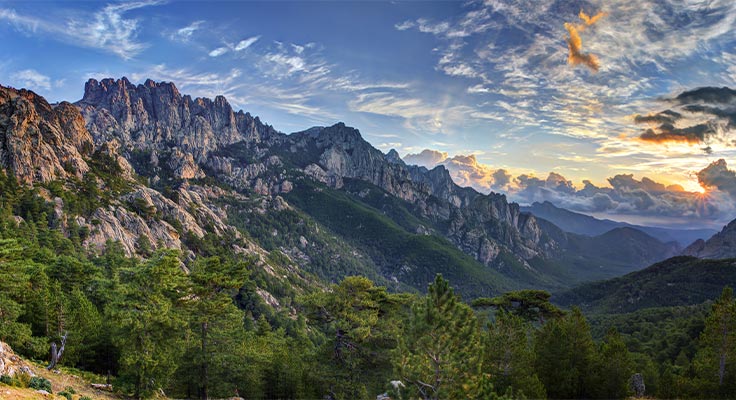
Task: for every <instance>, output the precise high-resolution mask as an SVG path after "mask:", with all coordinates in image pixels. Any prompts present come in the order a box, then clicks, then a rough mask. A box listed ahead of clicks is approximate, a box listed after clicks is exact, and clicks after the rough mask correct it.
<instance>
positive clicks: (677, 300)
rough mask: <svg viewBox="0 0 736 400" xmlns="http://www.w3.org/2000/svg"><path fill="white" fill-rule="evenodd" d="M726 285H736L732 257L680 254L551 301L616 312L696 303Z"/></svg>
mask: <svg viewBox="0 0 736 400" xmlns="http://www.w3.org/2000/svg"><path fill="white" fill-rule="evenodd" d="M726 285H729V286H731V287H736V259H725V260H701V259H698V258H695V257H687V256H681V257H673V258H670V259H668V260H666V261H662V262H659V263H657V264H654V265H652V266H650V267H648V268H645V269H643V270H641V271H637V272H632V273H630V274H628V275H624V276H621V277H618V278H614V279H610V280H607V281H602V282H594V283H586V284H583V285H580V286H578V287H576V288H574V289H571V290H568V291H563V292H561V293H558V294H556V295H554V296H553V301H554V302H555V303H557V304H560V305H563V306H572V305H577V306H581V307H582V308H583V309H584V310H587V311H589V312H593V313H605V314H618V313H628V312H633V311H636V310H639V309H644V308H654V307H672V306H686V305H695V304H700V303H703V302H705V301H707V300H713V299H715V298H716V297H718V295H720V293H721V291H722V290H723V287H724V286H726Z"/></svg>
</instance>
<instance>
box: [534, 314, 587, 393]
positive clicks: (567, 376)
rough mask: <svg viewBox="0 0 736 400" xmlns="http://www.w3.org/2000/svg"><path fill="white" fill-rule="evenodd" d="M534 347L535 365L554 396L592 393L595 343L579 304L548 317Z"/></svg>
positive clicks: (546, 386)
mask: <svg viewBox="0 0 736 400" xmlns="http://www.w3.org/2000/svg"><path fill="white" fill-rule="evenodd" d="M534 349H535V353H536V360H535V369H536V371H537V374H538V375H539V379H540V380H541V381H542V383H543V384H544V387H545V389H546V390H547V395H548V396H549V398H552V399H578V398H584V397H588V396H591V395H592V393H591V390H590V389H591V388H590V386H591V381H590V380H591V372H592V367H593V361H594V357H595V344H594V343H593V338H592V337H591V334H590V326H589V325H588V322H587V321H586V320H585V317H584V316H583V313H582V312H581V311H580V309H578V308H573V310H572V312H570V313H569V314H567V315H565V316H564V317H562V318H557V319H553V320H551V321H548V322H547V323H546V324H545V325H544V326H542V329H540V330H539V332H538V334H537V337H536V340H535V343H534Z"/></svg>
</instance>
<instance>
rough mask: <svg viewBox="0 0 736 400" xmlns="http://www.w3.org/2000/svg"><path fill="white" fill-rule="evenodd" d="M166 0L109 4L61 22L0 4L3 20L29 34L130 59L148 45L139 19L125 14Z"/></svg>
mask: <svg viewBox="0 0 736 400" xmlns="http://www.w3.org/2000/svg"><path fill="white" fill-rule="evenodd" d="M162 3H163V1H160V0H158V1H136V2H124V3H114V4H109V5H107V6H105V7H104V8H102V9H101V10H99V11H97V12H94V13H92V14H90V15H81V14H79V15H75V16H74V17H71V18H67V19H66V20H65V21H63V22H60V21H58V20H57V19H55V18H51V17H48V18H38V17H35V16H33V17H32V16H26V15H20V14H17V13H16V12H15V11H13V10H8V9H3V8H0V20H7V21H9V22H10V23H12V24H13V25H14V26H15V27H16V28H18V29H20V30H22V31H24V32H26V33H27V34H29V35H38V34H44V35H47V36H48V37H49V38H50V39H52V40H58V41H62V42H64V43H67V44H70V45H73V46H81V47H87V48H93V49H98V50H102V51H105V52H108V53H112V54H115V55H117V56H119V57H120V58H123V59H126V60H128V59H131V58H133V57H135V56H136V55H138V54H139V53H140V52H141V51H143V50H144V49H146V48H147V47H148V45H147V44H146V43H144V42H141V41H139V40H138V33H139V31H140V26H139V23H140V20H139V19H132V18H125V14H126V13H127V12H128V11H132V10H135V9H139V8H143V7H150V6H155V5H159V4H162Z"/></svg>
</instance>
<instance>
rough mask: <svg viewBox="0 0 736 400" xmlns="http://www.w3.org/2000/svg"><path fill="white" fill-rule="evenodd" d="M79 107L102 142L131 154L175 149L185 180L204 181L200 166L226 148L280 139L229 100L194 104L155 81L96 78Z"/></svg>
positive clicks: (176, 162) (176, 164) (175, 159)
mask: <svg viewBox="0 0 736 400" xmlns="http://www.w3.org/2000/svg"><path fill="white" fill-rule="evenodd" d="M75 104H76V105H77V106H78V107H79V108H80V110H81V112H82V115H84V118H85V119H86V121H87V128H88V129H89V131H90V132H91V133H92V135H93V136H94V138H95V142H96V143H98V144H100V143H104V142H106V141H109V140H110V139H113V138H115V139H117V140H119V141H120V143H121V144H122V145H123V148H124V149H125V150H127V151H132V150H147V151H152V152H153V153H155V152H158V151H168V150H170V149H172V148H173V149H174V151H172V153H171V158H170V160H171V161H170V164H171V166H172V167H173V168H172V169H173V171H174V173H175V174H177V176H178V177H180V178H183V179H191V178H194V177H200V178H201V177H203V176H204V173H203V172H202V171H201V170H199V168H198V164H204V163H205V161H206V160H207V156H208V155H209V154H210V153H212V152H214V151H216V150H218V149H220V148H222V147H224V146H227V145H230V144H234V143H238V142H246V143H253V144H257V143H261V142H268V141H269V140H270V138H271V137H272V136H276V135H278V133H277V132H276V131H275V130H274V129H273V128H272V127H270V126H268V125H264V124H263V123H261V121H260V120H259V119H258V117H255V118H254V117H252V116H251V115H250V114H248V113H244V112H242V111H238V112H235V111H233V109H232V107H231V106H230V104H229V103H228V102H227V100H226V99H225V98H224V97H223V96H217V97H216V98H215V99H214V100H210V99H207V98H195V99H193V98H192V97H191V96H188V95H184V96H182V94H181V93H179V90H178V89H177V88H176V86H175V85H174V84H173V83H169V82H154V81H152V80H150V79H149V80H147V81H146V82H145V83H143V84H141V85H134V84H132V83H130V81H128V79H126V78H122V79H119V80H114V79H103V80H102V81H97V80H94V79H90V80H89V81H88V82H87V83H86V84H85V90H84V97H83V98H82V100H80V101H78V102H77V103H75Z"/></svg>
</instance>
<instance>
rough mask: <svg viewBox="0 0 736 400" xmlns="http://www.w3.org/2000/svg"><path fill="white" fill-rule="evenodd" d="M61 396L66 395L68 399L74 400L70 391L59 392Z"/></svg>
mask: <svg viewBox="0 0 736 400" xmlns="http://www.w3.org/2000/svg"><path fill="white" fill-rule="evenodd" d="M57 394H58V395H59V396H63V397H66V400H73V398H72V394H71V393H69V392H59V393H57Z"/></svg>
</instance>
